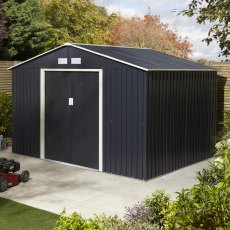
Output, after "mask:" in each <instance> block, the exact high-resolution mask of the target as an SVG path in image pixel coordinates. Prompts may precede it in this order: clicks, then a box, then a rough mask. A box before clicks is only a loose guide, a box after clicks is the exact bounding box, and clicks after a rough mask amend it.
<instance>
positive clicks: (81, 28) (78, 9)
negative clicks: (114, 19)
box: [42, 0, 110, 47]
mask: <svg viewBox="0 0 230 230" xmlns="http://www.w3.org/2000/svg"><path fill="white" fill-rule="evenodd" d="M42 8H43V10H44V15H45V17H46V19H47V21H48V23H49V24H50V25H51V28H50V32H51V34H52V36H51V39H50V46H51V47H55V46H57V45H60V44H63V43H65V42H76V43H93V44H95V43H96V44H105V43H106V42H107V39H108V25H109V23H110V18H109V16H108V14H107V12H106V10H105V8H104V7H99V6H96V5H95V4H93V1H92V0H84V1H83V0H49V1H46V2H43V3H42Z"/></svg>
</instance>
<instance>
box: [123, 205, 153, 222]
mask: <svg viewBox="0 0 230 230" xmlns="http://www.w3.org/2000/svg"><path fill="white" fill-rule="evenodd" d="M151 214H152V213H151V210H150V208H149V207H148V206H146V205H145V203H144V202H139V203H137V204H135V205H134V206H133V207H131V208H129V207H127V208H126V212H125V215H124V218H125V219H126V220H127V221H130V222H137V223H151V219H152V218H151V217H152V215H151Z"/></svg>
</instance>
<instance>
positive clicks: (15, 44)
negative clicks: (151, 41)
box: [3, 0, 50, 60]
mask: <svg viewBox="0 0 230 230" xmlns="http://www.w3.org/2000/svg"><path fill="white" fill-rule="evenodd" d="M3 10H4V14H5V19H6V27H7V34H8V37H7V39H6V41H5V43H4V46H5V47H4V55H5V58H8V59H14V60H15V59H17V60H24V59H28V58H31V57H32V56H35V55H37V54H39V53H41V52H43V51H44V50H46V48H47V40H48V38H49V37H50V35H49V33H48V29H49V24H48V23H47V22H46V21H45V20H44V16H43V14H42V12H41V9H40V6H39V3H38V1H37V0H20V1H17V0H7V1H6V3H5V4H4V8H3Z"/></svg>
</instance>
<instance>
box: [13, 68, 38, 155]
mask: <svg viewBox="0 0 230 230" xmlns="http://www.w3.org/2000/svg"><path fill="white" fill-rule="evenodd" d="M38 72H39V71H38V70H34V69H23V68H21V69H14V70H13V132H12V137H13V152H16V153H20V154H24V155H30V156H35V157H39V149H40V147H39V140H40V138H39V133H40V131H39V130H40V129H39V124H40V122H39V117H40V116H39V103H40V99H39V76H38Z"/></svg>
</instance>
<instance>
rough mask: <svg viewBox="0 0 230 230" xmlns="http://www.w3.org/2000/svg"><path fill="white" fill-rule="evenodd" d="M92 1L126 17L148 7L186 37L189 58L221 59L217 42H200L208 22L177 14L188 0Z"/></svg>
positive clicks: (205, 34)
mask: <svg viewBox="0 0 230 230" xmlns="http://www.w3.org/2000/svg"><path fill="white" fill-rule="evenodd" d="M94 2H95V4H96V5H99V6H104V7H106V9H107V11H108V13H113V12H115V13H118V12H119V13H120V14H121V15H122V16H124V17H127V18H131V17H133V16H139V17H142V16H143V15H144V14H145V13H147V12H148V7H150V10H151V13H152V14H153V15H158V16H160V18H161V21H162V22H163V23H167V24H168V25H169V28H170V29H171V30H173V31H175V30H176V31H177V33H178V35H179V36H181V37H182V38H185V37H187V38H188V40H189V42H190V43H191V44H192V45H193V47H192V51H193V52H192V54H191V55H190V58H191V59H193V60H198V59H203V58H204V59H207V60H210V61H220V60H221V59H220V58H219V57H218V55H219V54H220V49H219V47H218V44H217V43H212V44H210V45H209V46H207V44H206V43H205V42H202V39H204V38H206V37H207V35H208V30H209V24H206V25H199V24H197V23H196V20H195V18H188V17H185V16H181V15H179V16H178V15H177V14H178V13H177V12H178V11H180V10H183V9H186V8H187V7H188V4H189V3H190V0H95V1H94ZM175 10H176V12H175Z"/></svg>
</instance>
